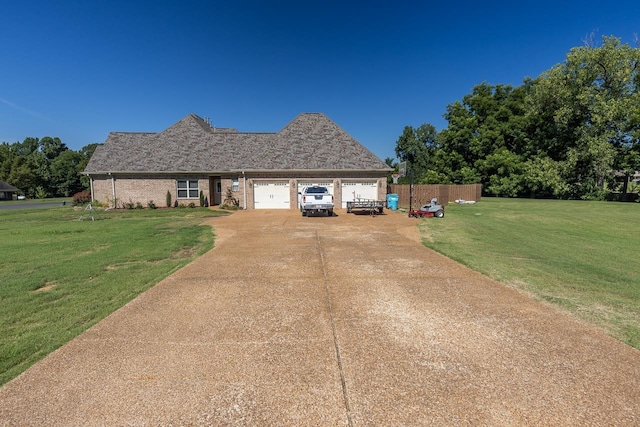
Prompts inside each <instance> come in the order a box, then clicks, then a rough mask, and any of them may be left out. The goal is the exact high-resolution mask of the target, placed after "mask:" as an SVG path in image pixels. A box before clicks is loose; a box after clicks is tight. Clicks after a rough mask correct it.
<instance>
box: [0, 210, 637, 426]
mask: <svg viewBox="0 0 640 427" xmlns="http://www.w3.org/2000/svg"><path fill="white" fill-rule="evenodd" d="M338 214H339V216H338V217H334V218H323V217H319V218H313V217H312V218H302V217H301V216H300V214H299V213H298V212H294V211H244V212H237V213H235V214H234V215H232V216H230V217H226V218H218V219H215V220H212V221H211V225H213V226H214V227H215V232H216V234H217V236H218V237H217V240H216V248H215V249H214V250H212V251H210V252H209V253H207V254H205V255H204V256H202V257H200V258H199V259H197V260H196V261H195V262H193V263H191V264H190V265H188V266H187V267H185V268H183V269H182V270H180V271H178V272H176V273H175V274H173V275H172V276H170V277H169V278H167V279H166V280H164V281H162V282H161V283H159V284H158V285H157V286H155V287H154V288H153V289H151V290H149V291H148V292H146V293H145V294H143V295H141V296H140V297H138V298H137V299H136V300H134V301H133V302H131V303H130V304H128V305H127V306H125V307H124V308H122V309H121V310H119V311H117V312H116V313H114V314H113V315H111V316H110V317H108V318H107V319H105V320H104V321H102V322H101V323H99V324H98V325H96V326H95V327H93V328H92V329H90V330H89V331H87V332H86V333H84V334H83V335H81V336H80V337H78V338H77V339H75V340H73V341H72V342H70V343H69V344H67V345H65V346H64V347H62V348H61V349H59V350H58V351H56V352H54V353H53V354H51V355H50V356H49V357H47V358H46V359H45V360H43V361H42V362H40V363H38V364H37V365H35V366H33V367H32V368H31V369H30V370H28V371H27V372H26V373H24V374H23V375H21V376H20V377H18V378H17V379H15V380H14V381H12V382H10V383H8V384H7V385H5V386H4V387H3V388H2V389H0V425H3V426H27V425H52V426H53V425H55V426H69V425H91V426H115V425H118V426H147V425H153V426H184V425H202V426H205V425H222V426H224V425H251V426H402V425H405V426H423V425H492V426H496V425H639V424H640V386H639V385H640V352H638V351H636V350H634V349H632V348H630V347H627V346H625V345H623V344H621V343H619V342H617V341H615V340H613V339H610V338H608V337H607V336H605V335H603V334H602V333H600V332H598V331H597V330H595V329H593V328H592V327H590V326H588V325H584V324H581V323H579V322H577V321H575V320H572V319H571V318H569V317H567V316H565V315H563V314H560V313H559V312H557V311H555V310H554V309H553V308H550V307H547V306H545V305H543V304H540V303H537V302H533V301H532V300H530V299H528V298H526V297H525V296H522V295H520V294H519V293H517V292H515V291H513V290H511V289H509V288H506V287H504V286H502V285H500V284H498V283H496V282H494V281H492V280H489V279H487V278H485V277H483V276H481V275H479V274H477V273H474V272H472V271H470V270H468V269H466V268H465V267H463V266H461V265H459V264H457V263H455V262H453V261H451V260H449V259H447V258H445V257H442V256H440V255H438V254H436V253H434V252H432V251H430V250H428V249H425V248H424V247H422V246H421V244H420V241H419V240H420V239H419V236H418V235H417V230H416V227H415V224H416V221H418V220H415V219H408V218H406V217H405V216H404V215H402V214H399V213H389V214H387V215H383V216H377V217H370V216H356V215H353V214H346V213H345V212H344V211H341V212H340V211H339V212H338ZM430 221H437V220H435V219H431V220H430ZM442 221H446V218H445V219H443V220H442Z"/></svg>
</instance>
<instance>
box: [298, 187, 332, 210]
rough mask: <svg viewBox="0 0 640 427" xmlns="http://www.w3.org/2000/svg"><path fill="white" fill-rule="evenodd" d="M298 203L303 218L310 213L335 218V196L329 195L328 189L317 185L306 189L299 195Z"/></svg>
mask: <svg viewBox="0 0 640 427" xmlns="http://www.w3.org/2000/svg"><path fill="white" fill-rule="evenodd" d="M298 201H299V202H300V212H301V213H302V216H307V215H308V214H310V213H324V214H326V215H327V216H333V195H331V193H329V190H327V187H320V186H317V185H314V186H311V187H305V188H304V190H302V192H301V193H298Z"/></svg>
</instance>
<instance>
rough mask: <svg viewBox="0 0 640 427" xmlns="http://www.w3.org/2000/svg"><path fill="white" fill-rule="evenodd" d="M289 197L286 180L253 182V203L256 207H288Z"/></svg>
mask: <svg viewBox="0 0 640 427" xmlns="http://www.w3.org/2000/svg"><path fill="white" fill-rule="evenodd" d="M289 197H290V196H289V183H288V182H270V181H269V182H268V181H258V182H254V183H253V204H254V207H255V208H256V209H289V207H290V199H289Z"/></svg>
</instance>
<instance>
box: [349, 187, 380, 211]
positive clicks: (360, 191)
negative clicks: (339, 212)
mask: <svg viewBox="0 0 640 427" xmlns="http://www.w3.org/2000/svg"><path fill="white" fill-rule="evenodd" d="M357 199H369V200H378V183H377V181H371V182H366V181H363V182H343V183H342V209H346V207H347V202H352V201H354V200H357Z"/></svg>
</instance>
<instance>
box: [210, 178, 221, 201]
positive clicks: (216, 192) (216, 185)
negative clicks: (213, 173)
mask: <svg viewBox="0 0 640 427" xmlns="http://www.w3.org/2000/svg"><path fill="white" fill-rule="evenodd" d="M212 183H213V184H212V185H211V190H212V191H211V192H212V193H213V203H212V204H213V205H219V204H221V203H222V182H220V178H219V177H216V178H213V179H212Z"/></svg>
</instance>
